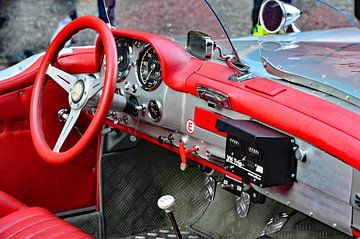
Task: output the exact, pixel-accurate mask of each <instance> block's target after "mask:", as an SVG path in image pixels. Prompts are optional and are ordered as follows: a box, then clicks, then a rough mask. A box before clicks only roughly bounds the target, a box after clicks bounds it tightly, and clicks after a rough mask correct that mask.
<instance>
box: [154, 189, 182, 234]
mask: <svg viewBox="0 0 360 239" xmlns="http://www.w3.org/2000/svg"><path fill="white" fill-rule="evenodd" d="M157 205H158V207H159V208H160V209H162V210H164V211H165V212H166V214H167V216H168V217H169V220H170V223H171V225H172V226H173V228H174V231H175V234H176V238H178V239H182V236H181V233H180V229H179V227H178V225H177V223H176V220H175V217H174V214H173V212H172V211H173V209H174V206H175V198H174V197H173V196H171V195H165V196H162V197H160V198H159V200H158V202H157Z"/></svg>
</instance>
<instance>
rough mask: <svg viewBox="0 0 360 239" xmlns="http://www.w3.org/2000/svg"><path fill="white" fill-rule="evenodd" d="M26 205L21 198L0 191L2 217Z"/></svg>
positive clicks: (0, 212)
mask: <svg viewBox="0 0 360 239" xmlns="http://www.w3.org/2000/svg"><path fill="white" fill-rule="evenodd" d="M26 207H27V206H26V205H25V204H23V203H22V202H20V201H19V200H17V199H15V198H13V197H11V196H10V195H9V194H6V193H4V192H2V191H0V218H2V217H4V216H6V215H8V214H10V213H12V212H15V211H16V210H19V209H22V208H26Z"/></svg>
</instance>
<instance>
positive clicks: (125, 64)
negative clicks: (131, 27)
mask: <svg viewBox="0 0 360 239" xmlns="http://www.w3.org/2000/svg"><path fill="white" fill-rule="evenodd" d="M116 46H117V51H118V77H117V78H118V79H117V80H118V82H121V81H123V80H124V79H125V78H126V77H127V76H128V74H129V72H130V67H131V58H132V47H131V43H130V42H129V41H128V40H125V39H118V40H116Z"/></svg>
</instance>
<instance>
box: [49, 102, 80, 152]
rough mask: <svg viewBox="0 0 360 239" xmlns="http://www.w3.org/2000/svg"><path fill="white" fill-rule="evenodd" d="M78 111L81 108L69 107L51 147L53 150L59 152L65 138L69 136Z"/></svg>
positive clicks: (78, 114) (77, 116) (78, 113)
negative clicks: (63, 123)
mask: <svg viewBox="0 0 360 239" xmlns="http://www.w3.org/2000/svg"><path fill="white" fill-rule="evenodd" d="M80 113H81V109H71V111H70V114H69V116H68V118H67V120H66V122H65V125H64V127H63V129H62V131H61V133H60V136H59V138H58V139H57V142H56V144H55V147H54V149H53V151H54V152H60V149H61V147H62V146H63V144H64V142H65V140H66V138H67V137H68V136H69V134H70V132H71V130H72V129H73V128H74V125H75V123H76V121H77V119H78V118H79V116H80Z"/></svg>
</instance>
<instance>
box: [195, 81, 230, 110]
mask: <svg viewBox="0 0 360 239" xmlns="http://www.w3.org/2000/svg"><path fill="white" fill-rule="evenodd" d="M196 90H197V93H198V96H199V97H200V98H201V99H203V100H205V101H210V102H212V103H214V104H215V105H216V107H223V108H231V103H230V99H229V96H228V95H226V94H224V93H221V92H219V91H217V90H214V89H211V88H208V87H204V86H197V87H196Z"/></svg>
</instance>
